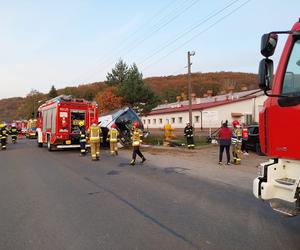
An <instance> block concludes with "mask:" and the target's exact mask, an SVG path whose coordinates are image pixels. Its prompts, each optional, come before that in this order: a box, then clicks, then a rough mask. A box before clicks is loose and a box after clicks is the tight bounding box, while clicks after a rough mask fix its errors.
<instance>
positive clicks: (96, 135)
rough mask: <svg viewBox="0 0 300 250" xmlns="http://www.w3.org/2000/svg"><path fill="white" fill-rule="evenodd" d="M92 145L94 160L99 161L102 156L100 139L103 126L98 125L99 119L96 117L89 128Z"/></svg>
mask: <svg viewBox="0 0 300 250" xmlns="http://www.w3.org/2000/svg"><path fill="white" fill-rule="evenodd" d="M88 134H89V137H90V145H91V155H92V160H93V161H98V160H99V156H100V141H101V128H100V127H99V126H98V121H97V119H95V120H94V121H93V123H92V125H91V126H90V128H89V129H88Z"/></svg>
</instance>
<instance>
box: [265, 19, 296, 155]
mask: <svg viewBox="0 0 300 250" xmlns="http://www.w3.org/2000/svg"><path fill="white" fill-rule="evenodd" d="M297 26H298V30H299V29H300V23H298V24H296V25H295V26H294V28H295V27H296V28H297ZM273 85H274V88H273V91H272V93H273V94H277V95H278V94H280V95H283V96H288V97H271V98H270V99H269V100H268V101H267V102H266V104H265V109H264V115H263V116H261V117H262V119H263V120H262V121H261V123H262V124H263V126H262V127H263V130H264V131H263V132H264V133H265V136H264V142H263V144H265V145H264V146H265V148H266V153H267V154H268V155H269V156H275V157H279V158H288V159H298V160H299V159H300V133H299V129H300V116H299V114H300V37H297V36H295V35H294V36H292V35H290V36H289V38H288V41H287V43H286V46H285V49H284V51H283V54H282V58H281V60H280V63H279V65H278V69H277V73H276V76H275V78H274V84H273Z"/></svg>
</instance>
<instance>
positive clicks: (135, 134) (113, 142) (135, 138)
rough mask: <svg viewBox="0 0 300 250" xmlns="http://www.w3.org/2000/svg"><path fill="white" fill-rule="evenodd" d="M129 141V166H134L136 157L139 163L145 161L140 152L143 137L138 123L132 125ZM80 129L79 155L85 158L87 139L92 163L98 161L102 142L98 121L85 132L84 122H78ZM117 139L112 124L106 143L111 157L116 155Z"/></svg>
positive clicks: (117, 132)
mask: <svg viewBox="0 0 300 250" xmlns="http://www.w3.org/2000/svg"><path fill="white" fill-rule="evenodd" d="M132 125H133V126H132V131H131V139H132V146H133V153H132V160H131V161H130V163H129V164H130V165H131V166H134V165H135V162H136V156H137V155H138V156H139V157H141V163H143V162H145V161H146V158H145V157H144V155H143V154H142V153H141V151H140V145H141V143H142V140H141V137H142V135H143V133H142V131H141V130H140V129H139V122H137V121H135V122H133V124H132ZM79 128H80V154H81V155H82V156H85V155H86V153H87V150H86V142H87V139H88V138H89V141H90V147H91V156H92V160H93V161H97V160H99V157H100V143H101V142H102V141H103V137H102V131H101V128H100V127H99V126H98V121H97V120H94V121H93V122H92V125H91V126H90V127H89V129H88V130H87V131H86V128H85V124H84V121H80V122H79ZM118 139H119V131H118V130H117V125H116V124H112V125H111V129H110V130H109V131H108V134H107V139H106V140H107V141H108V142H109V144H110V153H111V155H118Z"/></svg>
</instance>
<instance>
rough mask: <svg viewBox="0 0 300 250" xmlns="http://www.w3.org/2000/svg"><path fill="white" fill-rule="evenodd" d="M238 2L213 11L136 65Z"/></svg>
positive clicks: (236, 0) (235, 0)
mask: <svg viewBox="0 0 300 250" xmlns="http://www.w3.org/2000/svg"><path fill="white" fill-rule="evenodd" d="M238 1H240V0H234V1H232V2H230V3H229V4H228V5H226V6H225V7H224V8H222V9H220V10H218V11H214V12H212V13H211V14H209V15H208V16H207V17H206V18H205V19H204V20H202V21H201V22H200V23H198V24H196V25H193V26H190V28H189V29H188V30H186V31H185V32H183V33H182V34H180V35H179V36H177V37H176V38H175V39H173V40H171V41H169V42H167V43H166V44H165V45H163V46H161V47H160V48H158V49H157V50H156V51H155V52H154V53H152V54H151V55H150V56H147V57H145V58H144V59H143V60H141V61H140V62H139V63H138V64H140V63H145V62H146V61H148V60H149V59H150V58H152V57H153V56H155V55H157V54H158V53H160V52H161V51H163V50H165V49H166V48H167V47H169V46H170V45H172V44H173V43H175V42H176V41H178V40H179V39H180V38H182V37H184V36H185V35H187V34H188V33H190V32H191V31H193V30H195V29H197V28H199V27H200V26H201V25H203V24H204V23H206V22H207V21H209V20H210V19H212V18H214V17H215V16H217V15H218V14H220V13H221V12H223V11H224V10H226V9H228V8H229V7H231V6H232V5H233V4H235V3H236V2H238Z"/></svg>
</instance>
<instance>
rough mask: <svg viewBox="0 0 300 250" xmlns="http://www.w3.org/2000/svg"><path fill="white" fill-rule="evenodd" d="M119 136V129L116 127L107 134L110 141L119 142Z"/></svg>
mask: <svg viewBox="0 0 300 250" xmlns="http://www.w3.org/2000/svg"><path fill="white" fill-rule="evenodd" d="M118 136H119V131H118V130H117V129H115V128H112V129H111V130H109V132H108V134H107V140H108V141H110V142H117V141H118Z"/></svg>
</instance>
